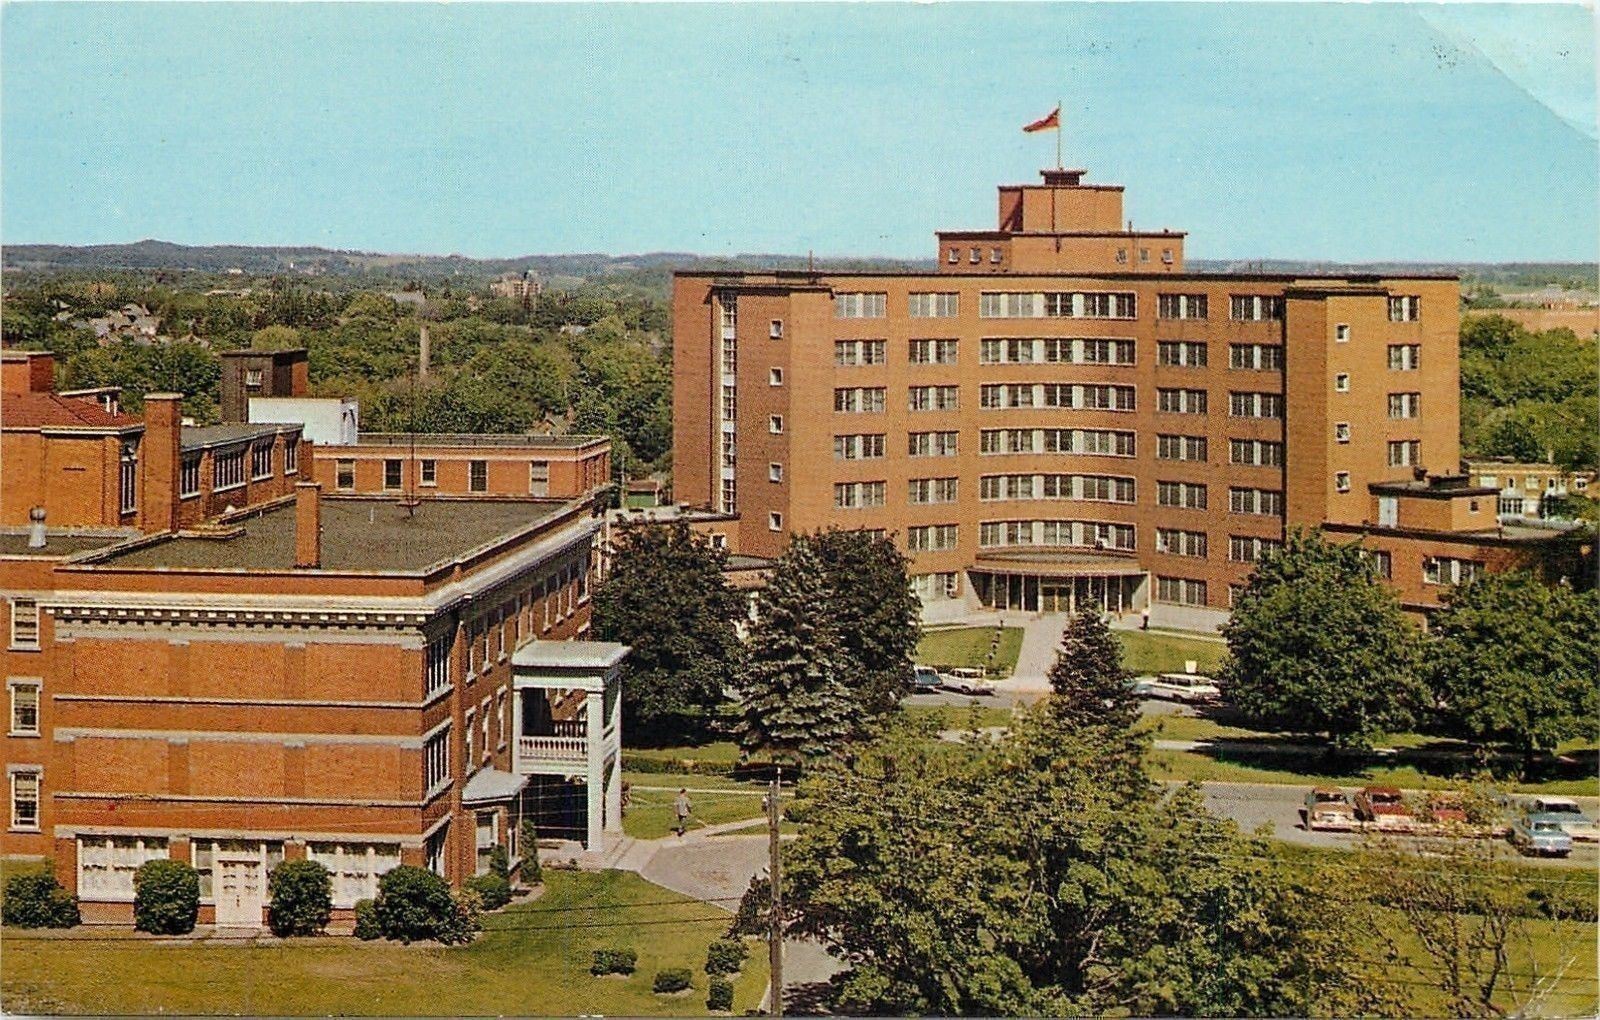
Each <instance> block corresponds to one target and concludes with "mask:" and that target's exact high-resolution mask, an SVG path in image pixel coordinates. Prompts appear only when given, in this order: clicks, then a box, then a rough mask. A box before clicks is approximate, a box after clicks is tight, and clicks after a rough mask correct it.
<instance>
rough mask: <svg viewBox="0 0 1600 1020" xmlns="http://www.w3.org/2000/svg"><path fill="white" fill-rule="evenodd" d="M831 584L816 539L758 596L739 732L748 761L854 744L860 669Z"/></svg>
mask: <svg viewBox="0 0 1600 1020" xmlns="http://www.w3.org/2000/svg"><path fill="white" fill-rule="evenodd" d="M828 595H829V589H828V578H827V573H826V571H825V570H824V569H823V567H822V562H821V560H820V559H819V558H818V556H817V552H816V549H815V547H814V545H813V540H812V539H811V538H810V537H809V536H806V535H797V536H795V537H794V539H793V540H792V541H791V542H790V543H789V549H788V551H787V552H785V553H784V554H783V556H782V557H780V558H779V560H778V563H777V566H776V567H774V568H773V571H772V578H771V580H770V581H768V582H767V587H766V588H765V589H764V590H762V592H761V593H760V594H759V595H758V596H757V597H756V622H755V623H754V625H752V627H751V628H750V641H749V652H748V665H747V666H746V668H745V674H744V682H743V683H742V684H741V685H740V686H741V692H742V694H743V698H744V712H743V716H742V718H741V719H740V720H739V723H738V725H737V728H736V733H737V737H738V740H739V746H740V747H741V748H743V749H744V751H745V753H746V754H756V753H761V754H767V755H770V756H771V757H773V758H786V759H789V760H794V761H798V760H800V759H803V758H809V757H815V756H817V755H820V754H824V753H826V752H827V751H828V750H830V749H831V748H832V747H834V746H835V745H837V744H838V743H839V742H841V741H843V740H845V739H848V738H849V736H850V735H851V733H852V732H853V731H854V730H855V728H856V726H857V724H858V722H859V720H860V716H861V705H860V702H859V701H858V700H857V699H856V698H855V696H854V695H853V694H852V692H851V686H852V684H853V683H854V682H855V681H856V680H857V679H859V677H858V675H857V673H856V670H855V664H854V663H853V662H852V661H851V658H850V656H849V654H848V653H847V652H846V651H845V649H844V645H843V643H842V641H841V639H840V636H839V630H838V625H837V623H836V622H835V621H834V619H833V618H832V615H831V614H830V613H829V611H828Z"/></svg>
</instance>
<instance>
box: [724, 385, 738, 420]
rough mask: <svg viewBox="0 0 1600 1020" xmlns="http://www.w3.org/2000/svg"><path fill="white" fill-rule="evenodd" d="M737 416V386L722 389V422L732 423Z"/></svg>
mask: <svg viewBox="0 0 1600 1020" xmlns="http://www.w3.org/2000/svg"><path fill="white" fill-rule="evenodd" d="M738 416H739V388H738V387H737V386H724V387H722V420H723V421H724V422H727V423H732V422H733V421H734V420H735V419H737V418H738Z"/></svg>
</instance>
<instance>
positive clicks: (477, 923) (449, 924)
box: [434, 889, 483, 946]
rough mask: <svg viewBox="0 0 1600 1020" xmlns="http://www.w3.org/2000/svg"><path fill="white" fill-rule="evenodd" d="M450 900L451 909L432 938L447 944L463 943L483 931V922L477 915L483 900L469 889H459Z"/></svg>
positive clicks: (481, 907)
mask: <svg viewBox="0 0 1600 1020" xmlns="http://www.w3.org/2000/svg"><path fill="white" fill-rule="evenodd" d="M450 900H451V903H452V905H453V909H452V910H451V912H450V916H449V917H448V918H446V919H445V923H444V924H443V925H442V926H440V928H439V932H438V934H436V935H435V936H434V938H436V939H437V940H438V941H439V942H441V943H443V944H444V945H447V946H455V945H464V944H465V943H468V942H471V941H472V940H473V939H474V938H475V937H476V936H477V934H478V932H480V931H483V922H482V921H481V920H479V917H478V915H479V913H480V912H481V911H482V909H483V900H482V898H481V897H479V895H478V894H477V893H476V892H474V891H473V890H471V889H463V890H461V891H460V892H459V893H456V894H455V895H453V896H451V897H450Z"/></svg>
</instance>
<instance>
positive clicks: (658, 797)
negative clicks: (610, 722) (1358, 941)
mask: <svg viewBox="0 0 1600 1020" xmlns="http://www.w3.org/2000/svg"><path fill="white" fill-rule="evenodd" d="M622 775H623V778H624V779H626V780H627V781H628V783H629V792H628V807H627V809H626V810H624V811H623V813H622V831H623V832H625V833H627V834H628V835H630V836H632V837H634V838H635V839H660V838H661V837H662V836H665V835H667V834H668V833H670V832H672V831H673V830H674V827H675V826H676V825H677V824H678V815H677V811H676V810H675V809H674V807H673V802H674V801H676V800H677V797H678V790H679V788H680V787H684V788H687V789H689V790H690V791H691V792H690V794H689V803H690V804H691V805H692V807H693V809H694V813H693V814H692V816H691V818H692V819H693V820H692V821H691V822H690V828H691V829H693V828H699V827H700V826H698V825H697V824H696V822H703V823H705V824H706V825H720V824H722V823H723V822H738V821H743V820H744V819H746V818H760V817H761V813H762V808H761V796H762V794H764V793H765V792H766V786H765V784H757V783H738V782H734V781H733V780H730V779H723V778H721V777H720V776H674V775H655V774H652V773H644V772H624V773H623V774H622ZM647 788H648V789H647ZM705 790H711V791H712V792H709V793H707V792H693V791H705Z"/></svg>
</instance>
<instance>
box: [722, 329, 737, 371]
mask: <svg viewBox="0 0 1600 1020" xmlns="http://www.w3.org/2000/svg"><path fill="white" fill-rule="evenodd" d="M738 371H739V341H738V339H737V338H736V337H733V336H725V337H723V339H722V374H723V375H725V376H728V377H729V378H732V377H733V376H734V375H735V374H737V373H738Z"/></svg>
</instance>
